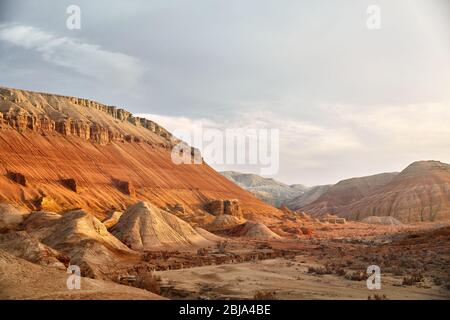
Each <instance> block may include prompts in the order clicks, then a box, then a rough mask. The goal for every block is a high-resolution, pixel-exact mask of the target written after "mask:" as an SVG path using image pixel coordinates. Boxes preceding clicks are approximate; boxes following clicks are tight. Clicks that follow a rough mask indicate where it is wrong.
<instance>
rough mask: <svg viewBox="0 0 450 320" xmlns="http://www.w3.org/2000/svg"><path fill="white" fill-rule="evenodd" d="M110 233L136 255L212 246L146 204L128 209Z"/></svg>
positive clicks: (190, 228)
mask: <svg viewBox="0 0 450 320" xmlns="http://www.w3.org/2000/svg"><path fill="white" fill-rule="evenodd" d="M111 232H112V233H113V234H114V235H115V236H116V237H117V238H118V239H119V240H121V241H122V242H123V243H125V244H126V245H127V246H129V247H130V248H131V249H133V250H139V251H143V250H161V249H177V250H178V249H180V248H189V247H192V246H208V245H212V244H213V243H212V242H211V241H209V240H207V239H206V238H204V237H203V236H201V235H200V234H199V233H198V232H197V231H195V230H194V229H193V228H192V227H191V226H190V225H189V224H188V223H186V222H184V221H183V220H181V219H180V218H177V217H176V216H175V215H173V214H171V213H169V212H166V211H164V210H161V209H159V208H158V207H156V206H154V205H152V204H150V203H146V202H138V203H136V204H135V205H132V206H130V207H129V208H128V209H127V210H126V211H125V212H124V213H123V214H122V215H121V217H120V219H119V221H118V222H117V223H116V224H115V225H114V227H113V228H112V230H111Z"/></svg>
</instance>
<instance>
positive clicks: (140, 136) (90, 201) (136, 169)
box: [0, 89, 281, 222]
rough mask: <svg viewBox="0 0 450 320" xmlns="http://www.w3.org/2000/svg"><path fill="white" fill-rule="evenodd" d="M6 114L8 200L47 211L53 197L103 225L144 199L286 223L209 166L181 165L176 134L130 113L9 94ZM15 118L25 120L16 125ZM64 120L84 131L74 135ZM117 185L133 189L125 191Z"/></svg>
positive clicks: (2, 168) (2, 158)
mask: <svg viewBox="0 0 450 320" xmlns="http://www.w3.org/2000/svg"><path fill="white" fill-rule="evenodd" d="M0 114H3V117H2V119H0V123H1V124H0V128H1V129H0V201H4V202H10V203H15V204H19V205H22V206H25V207H28V208H31V209H39V208H38V207H37V206H36V203H37V202H39V201H38V200H39V199H42V198H43V197H44V196H47V197H49V198H51V199H53V200H54V201H55V202H56V203H57V204H58V206H60V207H61V209H71V208H83V209H85V210H87V211H90V212H92V213H94V214H95V215H97V216H99V217H100V218H103V217H104V213H105V212H107V211H110V210H111V209H115V210H123V209H125V208H126V207H127V206H128V205H130V204H132V203H135V202H136V200H145V201H149V202H152V203H154V204H155V205H157V206H159V207H161V208H163V207H166V206H168V205H169V206H173V205H176V204H181V205H183V206H184V207H185V209H186V211H187V212H188V213H193V212H195V211H196V210H202V209H203V207H204V205H205V204H206V203H207V202H209V201H210V200H213V199H238V200H239V202H240V205H241V208H242V212H243V214H244V215H245V216H246V217H248V218H252V219H257V220H258V219H260V220H261V219H262V220H265V221H266V222H267V221H273V220H274V219H277V217H279V216H281V212H280V211H279V210H277V209H275V208H273V207H271V206H269V205H267V204H265V203H263V202H261V201H259V200H257V199H256V198H254V197H253V196H252V195H251V194H250V193H248V192H247V191H244V190H243V189H241V188H240V187H238V186H237V185H235V184H233V183H232V182H230V181H229V180H227V179H226V178H224V177H223V176H222V175H220V174H219V173H217V172H216V171H215V170H213V169H212V168H211V167H210V166H208V165H207V164H205V163H203V164H195V165H194V164H181V165H177V164H174V163H173V162H172V160H171V148H170V146H171V145H172V144H173V143H175V142H176V141H175V140H174V139H173V138H172V136H171V135H170V133H168V132H167V131H166V130H165V129H164V128H162V127H160V126H159V125H157V124H155V123H154V122H152V121H150V120H146V119H138V118H134V117H132V116H131V114H130V113H128V112H126V111H124V110H123V109H118V108H115V109H113V108H112V107H108V106H105V105H101V104H99V103H96V102H92V101H88V100H84V99H78V98H73V97H62V96H54V95H47V94H38V93H31V92H27V91H22V90H12V89H1V90H0ZM15 114H22V115H21V116H20V117H18V118H17V117H16V118H17V120H14V121H13V120H11V119H16V118H14V116H13V115H15ZM24 114H26V117H25V118H24ZM5 115H6V116H5ZM29 117H31V118H33V119H45V120H43V121H41V122H39V123H40V125H38V126H36V125H33V126H31V127H30V126H29V125H27V124H25V120H24V119H29ZM130 117H131V118H132V119H133V120H132V121H130V119H131V118H130ZM5 119H6V120H5ZM64 119H66V120H64ZM63 120H64V121H72V122H71V123H78V125H77V126H73V125H72V124H71V125H70V129H68V128H69V126H68V125H66V124H64V125H63V124H61V123H62V122H63V123H66V122H64V121H63ZM52 121H53V122H55V125H53V124H52V123H53V122H52ZM132 122H133V123H132ZM28 123H29V122H28ZM58 123H59V124H58ZM44 124H45V125H44ZM136 124H137V125H136ZM38 128H39V129H38ZM57 128H59V129H57ZM88 128H89V129H88ZM93 128H94V129H93ZM100 128H103V129H100ZM49 129H50V130H49ZM105 130H106V131H105ZM105 132H108V138H106V134H105ZM126 136H132V137H136V138H137V139H134V138H133V139H131V140H130V142H128V141H127V139H125V138H123V139H122V137H126ZM111 137H116V138H111ZM136 141H137V142H136ZM8 172H20V173H21V174H22V175H24V176H25V177H26V182H27V183H26V186H23V185H21V184H19V183H16V182H14V181H12V180H11V179H9V178H8V177H7V173H8ZM63 179H72V180H73V181H74V182H76V183H75V187H76V186H78V184H79V185H81V186H82V187H83V188H82V190H81V192H78V193H77V192H74V190H73V187H74V185H73V184H71V185H70V187H68V186H67V184H63V183H61V181H62V180H63ZM117 181H122V182H125V184H127V186H123V187H124V188H122V189H121V188H118V187H117ZM77 191H78V190H77Z"/></svg>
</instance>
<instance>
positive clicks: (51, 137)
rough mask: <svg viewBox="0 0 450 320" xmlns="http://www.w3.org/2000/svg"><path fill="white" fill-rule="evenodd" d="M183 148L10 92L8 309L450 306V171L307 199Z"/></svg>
mask: <svg viewBox="0 0 450 320" xmlns="http://www.w3.org/2000/svg"><path fill="white" fill-rule="evenodd" d="M177 144H183V145H185V144H184V143H183V142H182V141H179V140H178V139H176V138H175V137H173V136H172V135H171V134H170V132H168V131H167V130H165V129H164V128H162V127H161V126H159V125H158V124H156V123H154V122H153V121H151V120H148V119H143V118H138V117H134V116H133V115H132V114H131V113H129V112H128V111H126V110H125V109H123V108H119V107H114V106H107V105H104V104H101V103H98V102H95V101H91V100H87V99H81V98H75V97H68V96H60V95H53V94H46V93H37V92H30V91H24V90H17V89H9V88H0V298H1V299H339V298H340V299H368V298H370V299H449V298H450V268H449V263H450V222H449V219H450V204H449V201H450V191H449V186H450V166H449V165H448V164H445V163H441V162H438V161H419V162H415V163H413V164H411V165H410V166H408V167H407V168H405V169H404V170H403V171H401V172H400V173H383V174H379V175H374V176H370V177H361V178H353V179H349V180H344V181H341V182H339V183H337V184H336V185H329V186H317V187H311V188H308V187H304V186H302V185H292V186H289V185H285V184H282V183H279V182H277V181H275V180H273V179H266V178H261V177H257V176H254V175H247V176H242V174H239V173H235V172H228V173H225V174H224V175H225V176H226V177H224V176H223V175H221V174H220V173H218V172H216V171H215V170H214V169H213V168H211V167H210V166H208V165H207V164H206V163H202V164H195V165H194V164H181V165H176V164H174V163H173V162H172V160H171V151H172V148H173V146H175V145H177ZM187 150H189V152H188V153H189V154H188V156H189V157H192V158H195V157H199V156H201V155H199V153H198V150H195V149H194V148H190V147H188V149H187ZM244 188H245V189H247V190H245V189H244ZM370 265H378V266H379V267H380V268H381V272H382V287H381V289H380V290H369V289H368V288H367V285H366V279H367V276H368V275H367V274H366V270H367V267H368V266H370ZM73 267H77V268H79V270H80V273H81V279H80V287H79V289H70V288H69V287H70V286H68V285H67V281H68V279H72V276H73V275H71V274H69V273H68V271H67V270H68V268H69V269H70V268H73ZM70 270H72V269H70ZM70 272H71V271H70Z"/></svg>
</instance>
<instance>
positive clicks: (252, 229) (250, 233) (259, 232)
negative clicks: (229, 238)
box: [229, 221, 281, 239]
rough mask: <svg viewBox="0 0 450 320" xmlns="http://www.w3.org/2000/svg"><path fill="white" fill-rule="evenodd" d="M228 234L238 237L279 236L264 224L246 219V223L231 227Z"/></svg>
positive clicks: (263, 237) (274, 237)
mask: <svg viewBox="0 0 450 320" xmlns="http://www.w3.org/2000/svg"><path fill="white" fill-rule="evenodd" d="M229 234H230V235H234V236H239V237H248V238H259V239H280V238H281V237H280V236H279V235H277V234H276V233H275V232H273V231H272V230H270V229H269V228H268V227H267V226H266V225H264V224H262V223H259V222H254V221H247V222H246V223H244V224H241V225H239V226H237V227H235V228H233V229H231V230H230V232H229Z"/></svg>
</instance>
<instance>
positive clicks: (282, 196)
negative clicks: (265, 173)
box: [221, 171, 308, 207]
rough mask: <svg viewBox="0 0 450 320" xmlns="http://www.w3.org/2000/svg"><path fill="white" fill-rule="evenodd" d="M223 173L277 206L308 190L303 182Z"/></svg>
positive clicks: (234, 172) (246, 174)
mask: <svg viewBox="0 0 450 320" xmlns="http://www.w3.org/2000/svg"><path fill="white" fill-rule="evenodd" d="M221 174H222V175H223V176H225V177H226V178H228V179H229V180H231V181H233V182H234V183H236V184H237V185H239V186H240V187H242V188H243V189H246V190H248V191H250V192H251V193H253V194H254V195H255V196H256V197H257V198H259V199H260V200H263V201H264V202H266V203H268V204H271V205H272V206H275V207H279V206H281V205H282V204H285V203H286V202H287V201H289V200H291V199H294V198H296V197H299V196H301V195H303V194H304V193H305V192H306V191H307V190H308V187H305V186H304V185H301V184H293V185H287V184H285V183H282V182H279V181H277V180H274V179H272V178H264V177H261V176H258V175H256V174H251V173H240V172H236V171H223V172H221Z"/></svg>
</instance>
